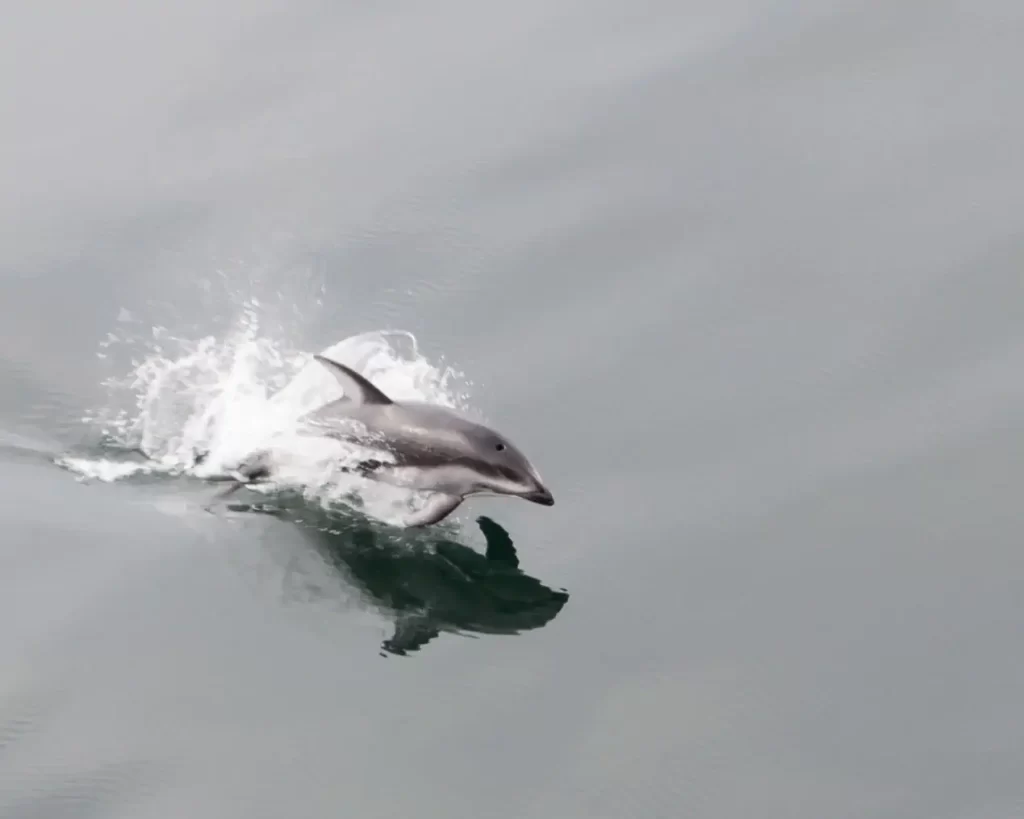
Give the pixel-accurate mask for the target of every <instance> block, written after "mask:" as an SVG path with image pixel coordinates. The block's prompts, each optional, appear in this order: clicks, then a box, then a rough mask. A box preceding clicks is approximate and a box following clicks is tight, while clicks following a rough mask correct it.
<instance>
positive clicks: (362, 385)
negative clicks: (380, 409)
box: [313, 355, 393, 404]
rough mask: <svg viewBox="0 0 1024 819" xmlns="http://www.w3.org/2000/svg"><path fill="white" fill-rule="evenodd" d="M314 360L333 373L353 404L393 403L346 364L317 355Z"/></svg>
mask: <svg viewBox="0 0 1024 819" xmlns="http://www.w3.org/2000/svg"><path fill="white" fill-rule="evenodd" d="M313 358H314V359H315V360H316V361H318V362H319V363H321V364H323V365H324V366H325V367H326V368H327V369H328V370H330V371H331V375H333V376H334V377H335V378H336V379H338V383H340V384H341V388H342V389H343V390H344V391H345V397H346V398H349V399H351V400H352V402H353V403H356V404H391V403H393V402H392V400H391V399H390V398H388V397H387V396H386V395H385V394H384V393H383V392H381V391H380V390H379V389H377V388H376V387H375V386H373V384H371V383H370V382H369V381H368V380H367V379H366V378H364V377H363V376H361V375H360V374H359V373H357V372H356V371H355V370H351V369H349V368H348V367H346V366H345V365H344V364H339V363H338V362H337V361H331V359H329V358H325V357H324V356H322V355H315V356H313Z"/></svg>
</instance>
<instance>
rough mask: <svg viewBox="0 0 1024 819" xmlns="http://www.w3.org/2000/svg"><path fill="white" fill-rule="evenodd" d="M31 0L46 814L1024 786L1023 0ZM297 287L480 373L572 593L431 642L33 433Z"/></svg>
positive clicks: (28, 291) (7, 199)
mask: <svg viewBox="0 0 1024 819" xmlns="http://www.w3.org/2000/svg"><path fill="white" fill-rule="evenodd" d="M3 17H4V23H3V25H2V26H0V123H2V131H0V134H2V136H0V379H2V380H0V436H2V437H0V443H3V444H4V447H5V448H4V449H3V453H4V454H2V455H0V485H2V487H3V491H2V493H0V532H2V534H0V646H2V647H3V655H4V659H3V662H2V664H0V669H2V670H0V813H2V814H3V815H4V816H5V817H12V819H14V817H19V818H20V817H30V816H31V817H35V816H39V817H46V818H47V819H54V818H55V817H64V816H68V817H70V816H103V817H113V816H125V817H132V819H145V818H146V817H172V816H173V817H177V816H189V817H197V818H198V817H234V816H238V817H242V816H244V817H264V816H265V817H281V816H290V817H300V816H301V817H304V816H324V815H335V816H337V815H341V816H354V817H394V816H399V815H407V816H438V817H456V816H458V817H462V816H465V817H491V816H493V817H516V818H517V819H518V818H519V817H543V818H544V819H548V817H556V816H557V817H562V816H566V817H568V816H580V817H616V819H618V817H624V816H638V817H648V816H650V817H655V816H656V817H681V816H687V817H721V818H722V819H733V818H734V817H740V816H752V815H757V816H771V817H786V818H787V819H797V818H798V817H799V818H801V819H803V818H806V819H821V818H822V817H829V818H830V819H839V818H840V817H850V819H864V817H901V818H902V817H920V819H940V818H942V817H950V819H952V818H953V817H956V818H957V819H960V818H964V819H966V818H967V817H970V818H971V819H983V818H984V819H1010V818H1011V817H1019V816H1021V815H1024V776H1022V774H1021V772H1022V771H1024V707H1022V706H1024V701H1022V700H1024V694H1022V692H1024V652H1022V650H1021V635H1022V633H1024V608H1022V603H1021V600H1022V595H1021V575H1022V568H1024V558H1022V557H1021V542H1020V531H1021V524H1022V522H1024V514H1022V512H1021V511H1020V509H1021V504H1020V496H1021V487H1022V486H1024V466H1022V455H1024V446H1022V443H1021V442H1022V433H1024V420H1022V410H1024V378H1022V373H1024V272H1022V263H1024V230H1022V214H1024V160H1022V158H1021V145H1022V138H1024V105H1022V95H1021V88H1022V86H1021V77H1022V71H1024V56H1022V54H1024V52H1022V48H1021V44H1022V43H1024V5H1021V4H1020V3H1019V2H1011V1H1010V0H1007V2H994V1H993V2H977V0H971V2H967V1H966V0H965V1H964V2H952V1H947V0H918V1H916V2H914V1H911V0H905V1H903V2H901V1H900V0H892V1H891V2H884V3H883V2H842V1H839V2H820V1H819V0H804V1H802V2H801V1H800V0H793V1H792V2H781V1H780V2H752V1H751V0H714V2H712V1H711V0H708V1H707V2H694V1H692V0H682V1H680V0H676V2H643V3H625V2H619V3H610V2H596V0H588V2H582V0H577V1H576V2H533V0H527V2H518V3H511V4H510V3H505V4H498V3H481V2H469V1H468V0H461V1H458V2H455V1H453V2H444V1H443V0H439V1H438V2H434V3H423V2H421V3H412V2H397V3H390V4H371V3H355V2H322V3H315V2H287V3H286V2H278V1H277V0H262V1H260V0H251V1H250V2H245V3H224V2H222V3H214V4H210V3H206V2H202V3H200V2H190V1H189V0H186V1H185V2H177V3H174V4H169V3H168V4H162V5H160V6H159V7H158V6H157V5H156V4H140V3H129V2H104V1H103V0H94V2H90V3H70V2H67V3H32V4H28V3H21V4H10V3H9V4H7V7H6V8H5V9H4V15H3ZM252 297H256V298H259V299H261V300H262V301H263V303H264V305H265V306H264V316H265V319H266V321H267V322H268V324H269V325H270V326H272V328H273V331H274V333H276V334H277V335H278V336H280V337H284V338H287V340H288V342H289V343H291V344H293V345H295V346H296V347H299V348H305V349H318V348H321V347H323V346H326V345H327V344H330V343H333V342H334V341H336V340H338V339H339V338H341V337H343V336H347V335H350V334H352V333H356V332H360V331H363V330H367V329H375V328H379V327H385V326H387V327H400V328H405V329H409V330H412V331H414V332H415V333H416V334H417V336H418V337H419V338H420V340H421V342H422V344H423V346H424V349H425V350H426V351H427V352H428V354H430V355H431V356H434V357H436V356H444V357H445V358H446V359H447V360H449V361H450V362H451V363H453V364H455V365H456V366H458V367H459V368H460V369H462V370H464V371H465V372H466V373H467V375H468V376H469V377H471V378H472V379H473V381H474V382H475V385H476V386H475V388H474V392H473V403H474V405H475V406H476V407H477V408H479V409H480V410H481V411H482V412H484V413H486V415H487V416H488V417H489V418H491V419H492V420H494V421H495V422H496V423H498V422H500V425H501V426H502V428H503V429H506V430H507V431H508V432H509V433H510V434H512V435H513V437H515V438H516V440H517V441H520V442H522V444H523V446H524V449H526V450H527V451H528V452H530V453H531V455H533V456H534V458H535V460H536V461H537V462H538V463H539V464H540V466H541V469H542V471H543V473H544V475H545V477H546V478H547V479H548V481H549V482H550V483H551V485H552V487H553V489H554V491H555V495H556V497H557V499H558V503H557V505H556V506H555V507H554V508H552V509H550V510H549V509H541V508H539V507H533V506H528V505H527V504H522V503H517V502H512V501H507V502H504V503H502V502H498V501H495V502H493V503H482V502H481V503H478V504H477V505H475V506H474V509H473V510H472V512H471V513H467V514H465V515H464V516H463V519H464V521H465V522H466V523H467V535H466V539H467V542H472V543H474V544H475V545H477V546H479V541H480V538H479V537H478V536H475V535H472V534H471V532H472V525H471V514H475V513H476V512H478V511H482V510H486V511H487V512H488V513H490V514H493V515H494V516H495V517H496V518H498V519H499V520H500V521H501V523H502V524H503V525H504V526H505V527H506V528H508V529H509V531H510V532H511V533H512V536H513V538H514V539H515V542H516V545H517V546H518V548H519V555H520V559H521V560H522V566H523V568H524V570H526V571H527V572H529V573H530V574H531V575H535V576H536V577H538V578H539V579H541V580H542V581H544V582H545V583H548V584H550V585H552V586H554V587H561V586H564V587H566V588H567V589H568V591H569V593H570V595H571V596H570V600H569V602H568V604H567V605H566V607H565V609H564V610H563V611H562V612H561V613H560V614H559V616H558V617H556V618H555V619H554V620H553V621H552V622H551V623H550V624H549V625H547V626H546V627H544V628H540V629H537V630H533V631H530V632H528V633H525V634H523V635H520V636H516V637H508V636H494V637H491V636H486V635H484V636H480V637H479V639H475V640H474V639H463V638H459V637H453V636H447V635H442V636H441V637H440V638H438V639H437V640H435V641H433V642H431V643H430V644H428V645H427V646H425V647H424V648H423V649H422V650H421V651H420V652H418V653H416V654H414V655H412V656H410V657H407V658H390V659H383V658H381V657H380V656H378V652H377V647H378V645H379V643H380V640H381V639H382V638H383V637H385V636H387V634H388V633H389V632H390V624H389V621H388V617H387V615H386V613H382V612H381V611H379V610H378V609H376V608H374V607H372V606H369V607H368V606H364V605H362V603H361V602H360V601H361V598H360V596H359V595H358V594H357V593H356V591H355V590H354V589H353V588H352V587H351V585H350V584H349V583H348V582H346V581H345V580H344V579H343V578H341V577H335V576H334V575H332V574H331V573H330V572H328V571H327V570H326V569H324V568H323V567H321V568H320V569H316V568H313V569H309V571H312V572H314V573H317V572H319V576H318V583H319V585H320V586H321V588H322V590H323V591H322V595H321V597H320V599H319V600H318V601H316V602H310V603H308V604H303V603H299V602H296V601H295V600H293V599H291V598H289V596H288V595H286V594H284V592H283V591H282V590H283V589H284V587H285V585H286V576H287V574H288V573H287V571H286V569H285V568H283V567H284V566H285V565H286V564H288V563H289V561H294V560H300V561H301V560H303V559H305V557H306V556H308V553H309V548H310V546H309V543H308V542H307V540H306V539H304V538H303V536H302V535H301V533H300V532H299V530H298V529H297V528H296V527H294V526H289V525H288V524H286V523H282V522H278V521H266V520H253V521H246V522H243V523H234V524H227V523H224V522H223V521H220V520H218V519H216V518H210V517H209V516H206V517H201V519H199V518H195V517H193V516H190V515H189V514H186V513H184V512H182V508H183V507H182V506H181V505H178V504H176V500H175V499H176V492H179V491H180V492H184V491H186V490H185V489H184V488H181V489H178V488H175V487H174V486H173V485H160V486H156V485H145V486H131V485H115V486H102V485H83V484H78V483H75V482H74V481H73V480H72V479H71V477H70V476H68V475H66V474H64V473H61V472H59V471H57V470H56V469H55V468H54V467H52V466H50V465H49V464H47V463H46V462H45V460H39V459H34V458H33V457H31V456H30V455H26V454H24V452H23V451H21V450H17V451H16V447H15V445H14V442H17V443H18V446H21V444H22V443H24V441H25V440H29V441H32V442H34V443H33V444H32V445H33V446H37V445H38V446H39V447H46V446H51V447H53V448H55V450H59V449H60V447H61V446H64V445H70V444H71V443H73V442H74V441H76V440H77V438H78V436H80V434H81V430H80V428H79V424H78V416H79V415H80V414H81V411H82V410H83V409H87V408H89V407H92V406H94V405H95V403H96V401H98V400H102V396H103V390H102V388H101V387H100V385H99V382H100V380H101V379H102V378H103V377H104V376H105V375H106V374H107V373H106V372H105V371H104V370H103V368H102V366H101V363H100V362H99V361H98V360H97V359H96V358H95V356H94V353H95V352H96V350H97V345H98V344H99V342H100V341H102V339H103V337H104V336H105V334H106V333H107V332H110V331H112V330H114V329H116V319H117V316H118V313H119V311H120V310H121V309H122V308H125V309H129V310H131V311H133V312H134V313H135V314H136V315H138V316H140V317H141V318H142V319H143V321H144V322H147V323H163V324H166V325H168V326H169V327H171V328H172V329H177V330H179V331H181V332H183V333H185V332H188V331H189V329H190V328H200V329H209V328H216V327H218V326H222V325H223V324H224V323H225V322H229V321H230V319H231V317H233V316H234V315H235V314H236V313H237V310H238V309H239V307H240V304H241V302H242V300H243V299H244V298H252ZM318 299H320V300H321V302H322V304H317V300H318Z"/></svg>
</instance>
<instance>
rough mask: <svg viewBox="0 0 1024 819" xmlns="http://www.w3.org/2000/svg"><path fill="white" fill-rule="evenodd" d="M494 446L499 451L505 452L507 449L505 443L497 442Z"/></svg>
mask: <svg viewBox="0 0 1024 819" xmlns="http://www.w3.org/2000/svg"><path fill="white" fill-rule="evenodd" d="M494 448H495V449H496V450H498V452H504V451H505V445H504V444H495V445H494Z"/></svg>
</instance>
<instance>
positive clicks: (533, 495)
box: [523, 483, 555, 506]
mask: <svg viewBox="0 0 1024 819" xmlns="http://www.w3.org/2000/svg"><path fill="white" fill-rule="evenodd" d="M523 497H524V498H526V500H528V501H533V502H534V503H539V504H540V505H541V506H554V505H555V498H554V496H553V495H552V494H551V492H550V491H549V490H548V488H547V487H546V486H544V484H541V483H538V484H537V488H536V489H534V490H533V491H532V492H529V493H527V494H526V495H523Z"/></svg>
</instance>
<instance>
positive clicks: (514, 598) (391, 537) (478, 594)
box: [249, 507, 569, 655]
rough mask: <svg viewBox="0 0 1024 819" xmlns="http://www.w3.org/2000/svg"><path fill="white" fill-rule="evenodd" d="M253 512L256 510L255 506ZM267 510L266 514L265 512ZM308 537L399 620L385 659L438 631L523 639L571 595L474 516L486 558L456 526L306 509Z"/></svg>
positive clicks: (303, 526)
mask: <svg viewBox="0 0 1024 819" xmlns="http://www.w3.org/2000/svg"><path fill="white" fill-rule="evenodd" d="M249 508H250V509H251V510H253V511H255V510H254V509H253V508H252V507H249ZM267 511H269V510H267ZM282 511H284V510H280V509H278V510H275V514H276V515H277V516H279V517H285V518H291V519H292V520H294V522H295V523H297V524H299V526H300V531H301V532H302V534H303V537H304V538H305V539H306V540H307V541H308V542H309V543H310V544H311V545H312V546H313V547H314V548H315V549H316V550H317V552H318V553H319V554H320V556H321V557H322V558H323V559H324V561H325V562H326V563H327V564H328V565H329V566H330V567H332V568H333V569H335V570H336V571H337V572H338V573H339V574H340V575H342V576H343V577H344V578H345V579H346V580H347V581H348V582H349V583H350V584H351V585H352V586H354V587H356V588H357V589H358V590H359V591H360V593H361V594H362V595H363V597H364V599H365V600H366V601H367V602H368V603H370V605H372V606H373V607H375V608H376V609H378V610H379V611H381V612H382V613H383V614H385V616H387V617H388V618H389V619H391V620H393V622H394V633H393V634H392V635H391V637H389V638H388V639H386V640H384V642H383V643H382V645H381V649H382V651H383V652H386V653H387V654H397V655H406V654H409V653H411V652H414V651H417V650H418V649H420V648H422V647H423V646H424V645H426V644H427V643H429V642H430V641H431V640H433V639H434V638H435V637H437V636H438V635H439V634H440V633H441V632H444V631H447V632H453V633H459V634H518V633H520V632H524V631H529V630H530V629H536V628H541V627H542V626H545V625H547V623H549V622H551V620H553V619H554V618H555V617H556V616H557V615H558V613H559V612H560V611H561V610H562V607H563V606H564V605H565V603H566V601H567V600H568V599H569V595H568V593H567V592H566V591H565V590H555V589H551V588H549V587H547V586H545V585H544V584H543V583H541V582H540V581H539V580H537V579H536V578H534V577H531V576H530V575H528V574H526V573H525V572H523V571H522V570H521V569H520V568H519V558H518V556H517V555H516V549H515V546H514V545H513V543H512V538H511V537H509V534H508V532H506V531H505V529H503V528H502V527H501V526H500V525H499V524H498V523H496V522H495V521H493V520H491V519H490V518H487V517H480V518H478V519H477V524H478V525H479V527H480V531H481V532H482V533H483V535H484V538H485V539H486V543H487V548H486V552H485V553H484V554H480V553H479V552H477V551H476V550H474V549H472V548H470V547H469V546H466V545H464V544H462V543H459V542H458V541H457V540H455V537H456V536H457V530H455V529H454V527H446V528H445V529H441V528H440V527H434V529H433V530H432V531H431V530H422V529H421V530H394V529H390V528H388V527H384V526H380V525H378V524H376V523H373V522H370V521H368V520H366V519H360V518H356V517H355V516H345V517H344V518H338V517H336V516H333V515H332V516H328V515H327V514H326V513H320V512H312V511H311V510H309V509H308V508H306V509H304V510H303V512H302V514H301V517H300V516H293V515H289V514H287V513H286V514H284V515H282V514H280V513H281V512H282Z"/></svg>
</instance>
